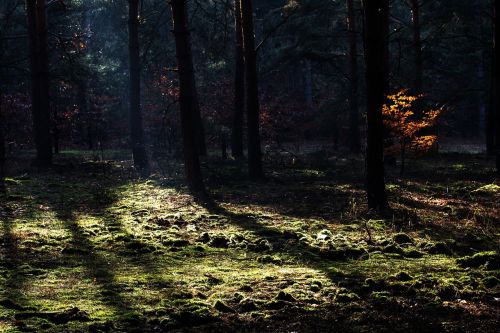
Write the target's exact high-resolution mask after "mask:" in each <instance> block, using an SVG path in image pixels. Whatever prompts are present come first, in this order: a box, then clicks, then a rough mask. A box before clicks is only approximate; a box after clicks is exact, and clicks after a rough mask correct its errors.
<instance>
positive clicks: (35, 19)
mask: <svg viewBox="0 0 500 333" xmlns="http://www.w3.org/2000/svg"><path fill="white" fill-rule="evenodd" d="M26 9H27V19H28V37H29V46H30V72H31V103H32V113H33V132H34V138H35V147H36V159H35V164H36V165H38V166H50V165H51V164H52V143H51V137H50V110H49V108H50V104H49V65H48V62H49V61H48V53H47V24H46V13H45V0H27V1H26Z"/></svg>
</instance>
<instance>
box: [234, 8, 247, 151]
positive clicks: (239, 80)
mask: <svg viewBox="0 0 500 333" xmlns="http://www.w3.org/2000/svg"><path fill="white" fill-rule="evenodd" d="M240 5H241V4H240V0H235V1H234V27H235V38H236V43H235V44H236V50H235V57H236V59H235V71H234V110H233V112H234V113H233V128H232V131H231V152H232V154H233V157H234V158H236V159H240V158H242V157H243V118H244V113H245V58H244V55H243V30H242V26H241V6H240Z"/></svg>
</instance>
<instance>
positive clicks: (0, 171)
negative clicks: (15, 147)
mask: <svg viewBox="0 0 500 333" xmlns="http://www.w3.org/2000/svg"><path fill="white" fill-rule="evenodd" d="M1 100H2V96H1V95H0V182H3V178H4V177H5V134H4V127H5V124H4V121H5V120H4V118H3V111H2V109H1V106H2V105H1ZM0 185H1V184H0Z"/></svg>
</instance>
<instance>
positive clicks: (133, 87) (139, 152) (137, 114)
mask: <svg viewBox="0 0 500 333" xmlns="http://www.w3.org/2000/svg"><path fill="white" fill-rule="evenodd" d="M128 7H129V21H128V30H129V58H130V59H129V61H130V63H129V66H130V86H129V88H130V94H129V98H130V100H129V102H130V131H131V144H132V154H133V157H134V165H135V166H136V167H137V168H139V169H140V170H142V171H145V170H147V168H148V155H147V153H146V146H145V144H144V130H143V127H142V114H141V99H140V98H141V67H140V59H139V0H129V6H128Z"/></svg>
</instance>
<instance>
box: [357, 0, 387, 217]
mask: <svg viewBox="0 0 500 333" xmlns="http://www.w3.org/2000/svg"><path fill="white" fill-rule="evenodd" d="M363 4H364V12H365V13H364V14H365V61H366V85H367V117H368V129H367V131H368V133H367V152H366V160H367V161H366V162H367V194H368V207H369V208H370V209H373V210H376V211H384V210H386V209H387V208H388V202H387V194H386V191H385V179H384V124H383V121H382V106H383V105H384V102H385V95H386V92H387V84H388V61H387V59H388V55H389V50H388V45H389V43H388V27H389V0H364V1H363Z"/></svg>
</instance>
